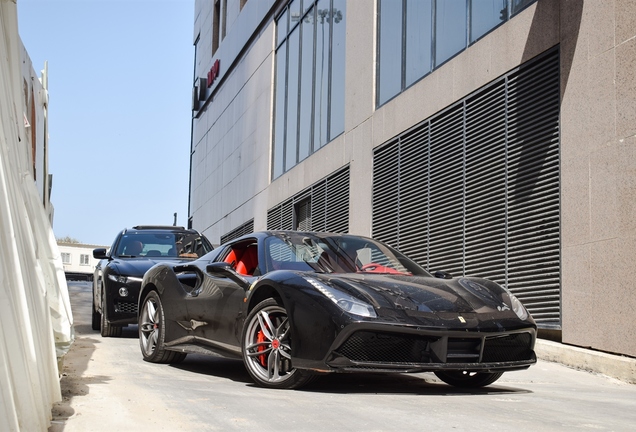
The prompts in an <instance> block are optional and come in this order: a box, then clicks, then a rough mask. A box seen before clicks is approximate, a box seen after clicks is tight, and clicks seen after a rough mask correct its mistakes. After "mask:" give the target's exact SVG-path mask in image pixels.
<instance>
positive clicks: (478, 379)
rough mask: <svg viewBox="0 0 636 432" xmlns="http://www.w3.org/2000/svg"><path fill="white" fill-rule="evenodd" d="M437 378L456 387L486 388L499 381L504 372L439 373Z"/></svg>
mask: <svg viewBox="0 0 636 432" xmlns="http://www.w3.org/2000/svg"><path fill="white" fill-rule="evenodd" d="M435 375H437V378H439V379H441V380H442V381H444V382H445V383H446V384H450V385H453V386H455V387H472V388H475V387H484V386H487V385H490V384H492V383H494V382H495V381H497V380H498V379H499V378H500V377H501V376H502V375H503V372H467V371H443V372H442V371H439V372H435Z"/></svg>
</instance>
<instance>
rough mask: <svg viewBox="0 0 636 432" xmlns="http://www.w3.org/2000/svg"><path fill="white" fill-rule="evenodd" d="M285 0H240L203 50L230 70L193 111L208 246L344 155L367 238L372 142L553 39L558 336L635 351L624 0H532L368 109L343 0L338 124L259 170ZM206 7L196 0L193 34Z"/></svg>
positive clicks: (197, 205) (258, 217) (633, 200)
mask: <svg viewBox="0 0 636 432" xmlns="http://www.w3.org/2000/svg"><path fill="white" fill-rule="evenodd" d="M265 3H267V4H266V5H264V4H265ZM284 3H285V2H273V1H270V2H256V1H248V2H247V3H246V6H245V8H244V9H243V11H241V13H240V14H239V15H238V17H237V18H236V19H235V20H234V21H233V23H234V24H233V27H232V28H231V29H228V36H227V37H226V40H225V41H224V42H223V44H222V45H221V46H220V48H219V51H218V52H217V55H216V56H215V58H216V57H218V58H221V64H222V65H230V63H231V62H232V67H231V68H229V69H227V70H225V72H224V74H225V75H222V77H221V79H220V83H215V86H217V87H215V88H213V89H211V91H210V94H209V95H208V101H207V105H206V107H205V108H204V109H202V110H201V111H199V112H198V114H197V118H196V119H195V120H194V135H193V151H194V153H193V159H192V160H193V167H192V173H191V177H192V188H191V192H192V201H191V208H190V211H191V216H192V217H193V226H194V227H195V228H197V229H199V230H201V231H203V232H204V234H205V235H206V236H208V237H209V238H210V239H211V240H212V241H213V242H217V243H218V241H219V238H220V236H221V235H223V234H224V233H226V232H228V231H229V230H231V229H233V228H235V227H237V226H238V225H240V224H242V223H244V222H245V221H247V220H249V219H250V218H254V227H255V229H256V230H259V229H265V228H266V222H267V210H268V209H269V208H271V207H273V206H274V205H276V204H278V203H280V202H282V201H283V200H285V199H287V198H288V197H290V196H291V195H293V194H295V193H296V192H299V191H301V190H302V189H304V188H306V187H307V186H309V185H311V184H313V183H314V182H316V181H318V180H320V179H322V178H323V177H325V176H327V175H329V174H330V173H332V172H334V171H335V170H337V169H338V168H340V167H342V166H343V165H345V164H347V163H349V164H350V169H351V185H350V187H351V191H350V197H351V199H350V219H349V226H350V231H351V232H353V233H357V234H364V235H370V234H372V232H371V223H372V219H371V213H372V212H371V209H372V171H373V148H374V147H376V146H378V145H380V144H382V143H384V142H386V141H387V140H388V139H390V138H392V137H394V136H396V135H397V134H399V133H400V132H402V131H404V130H406V129H408V128H409V127H411V126H413V125H414V124H417V123H418V122H420V121H422V120H423V119H426V118H428V117H430V116H431V115H432V114H434V113H436V112H438V111H440V110H441V109H443V108H445V107H447V106H448V105H450V104H452V103H453V102H455V101H457V100H460V99H462V98H463V97H465V96H466V95H468V94H470V93H471V92H473V91H475V90H476V89H478V88H480V87H481V86H483V85H484V84H486V83H488V82H490V81H491V80H493V79H495V78H497V77H499V76H501V75H502V74H504V73H506V72H508V71H509V70H511V69H513V68H515V67H517V66H518V65H520V64H521V63H523V62H525V61H527V60H529V59H531V58H533V57H535V56H536V55H538V54H540V53H542V52H544V51H545V50H547V49H549V48H551V47H553V46H555V45H560V56H561V59H560V62H561V66H560V67H561V95H562V97H561V152H562V162H561V181H562V186H561V188H562V189H561V194H562V206H561V212H562V225H561V227H562V318H563V321H562V324H563V331H562V339H563V342H565V343H570V344H574V345H579V346H585V347H592V348H595V349H598V350H604V351H609V352H614V353H622V354H627V355H631V356H636V337H635V336H636V323H634V321H633V320H630V319H629V318H628V317H629V316H630V314H631V312H632V311H633V310H635V309H636V290H632V289H631V287H630V286H629V285H628V283H626V281H630V280H633V279H634V277H633V276H635V274H634V273H636V270H634V269H635V268H636V266H634V265H633V264H632V263H631V259H632V257H633V256H634V255H635V252H636V238H635V237H636V236H635V234H636V220H635V218H634V215H635V214H636V157H635V156H636V137H635V135H636V37H635V36H636V2H633V1H630V0H616V1H612V0H607V1H605V0H590V1H587V2H583V1H578V0H577V1H567V0H562V1H555V0H539V1H538V2H537V3H535V4H533V5H531V6H530V7H528V8H527V9H526V10H524V11H523V12H521V13H520V14H519V15H517V16H515V17H514V18H512V19H511V20H510V21H509V22H507V23H505V24H503V25H502V26H500V27H498V28H497V29H495V30H494V31H492V32H491V33H489V34H488V35H486V36H485V37H484V38H482V39H481V40H479V41H478V42H477V43H475V44H474V45H472V46H470V47H469V48H468V49H467V50H466V51H464V52H463V53H461V54H460V55H458V56H457V57H455V58H453V59H452V60H450V61H449V62H447V63H446V64H444V65H443V66H442V67H441V68H439V69H437V70H436V71H434V72H433V73H432V74H430V75H429V76H427V77H426V78H424V79H422V80H421V81H419V82H418V83H416V84H415V85H413V86H412V87H410V88H409V89H408V90H406V91H405V92H403V93H402V94H400V95H399V96H398V97H396V98H394V99H393V100H391V101H390V102H388V103H386V104H385V105H383V106H382V107H380V108H377V109H376V107H375V52H376V46H375V43H376V38H375V29H376V10H377V9H376V6H375V2H366V1H365V2H361V1H349V2H348V3H347V13H346V15H347V45H346V50H347V60H346V86H345V88H346V97H345V133H344V134H342V135H341V136H339V137H338V138H336V139H335V140H334V141H332V142H331V143H329V144H328V145H326V146H324V147H322V148H321V149H320V150H318V151H317V152H316V153H314V154H313V155H312V156H310V157H309V158H307V159H306V160H305V161H303V162H301V163H299V164H298V165H296V166H295V167H294V168H292V169H291V170H289V171H288V172H286V173H285V174H284V175H282V176H281V177H279V178H277V179H275V180H273V181H270V165H271V153H270V152H271V139H272V130H271V127H272V124H271V123H272V122H271V113H272V95H273V71H274V40H275V34H274V32H275V25H274V23H273V19H274V15H275V11H276V9H277V8H279V7H280V6H281V5H283V4H284ZM250 8H251V9H250ZM207 9H211V6H210V5H209V4H208V2H203V1H197V11H198V14H197V17H198V18H197V20H196V21H195V34H198V33H199V30H197V29H199V28H200V29H201V30H200V34H201V35H202V36H201V37H203V35H204V34H205V33H206V32H207V31H208V30H206V29H209V28H210V26H211V21H210V20H207V21H206V20H202V19H201V17H203V16H210V13H211V12H209V11H207ZM257 11H258V13H257ZM199 12H200V13H199ZM254 16H257V17H258V18H254ZM261 19H262V21H261ZM246 22H251V23H253V25H252V26H251V27H250V26H247V25H246V24H245V23H246ZM259 23H262V24H260V25H259ZM249 28H253V29H257V30H256V32H254V34H253V35H252V33H250V32H249V31H247V30H246V29H249ZM237 29H240V31H239V30H237ZM239 35H240V36H239ZM249 36H253V38H252V39H251V41H250V40H249ZM239 40H241V41H242V40H244V41H245V44H243V47H244V49H241V48H239V46H240V43H239V42H237V41H239ZM248 41H249V42H248ZM206 43H207V42H204V44H206ZM224 44H227V45H226V46H227V48H226V46H224ZM213 60H214V58H212V57H211V56H208V57H206V58H204V59H201V61H200V65H197V70H196V74H197V76H203V75H202V74H203V73H204V72H205V71H206V68H207V69H209V67H210V66H211V65H212V62H213Z"/></svg>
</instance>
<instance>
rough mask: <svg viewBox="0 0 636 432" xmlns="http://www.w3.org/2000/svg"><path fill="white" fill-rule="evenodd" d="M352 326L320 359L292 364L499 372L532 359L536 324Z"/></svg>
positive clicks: (326, 369)
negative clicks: (487, 328)
mask: <svg viewBox="0 0 636 432" xmlns="http://www.w3.org/2000/svg"><path fill="white" fill-rule="evenodd" d="M352 327H354V328H350V329H348V330H349V331H345V332H343V333H341V334H340V335H339V337H338V338H336V340H335V341H334V343H333V344H332V346H331V348H330V349H329V352H328V354H327V355H326V357H325V358H324V360H323V361H320V362H314V361H306V360H303V359H294V366H295V367H297V368H301V369H312V370H318V371H323V372H361V371H367V372H426V371H439V370H461V371H470V372H476V371H481V372H504V371H513V370H521V369H526V368H528V367H529V366H531V365H533V364H535V363H536V362H537V358H536V355H535V352H534V343H535V341H536V329H535V328H524V329H517V330H514V331H507V332H480V331H468V332H467V331H444V330H434V329H433V330H421V329H412V328H402V331H400V330H399V329H398V328H395V327H394V326H388V327H383V326H379V327H376V328H369V327H367V326H360V327H358V326H355V325H354V326H352Z"/></svg>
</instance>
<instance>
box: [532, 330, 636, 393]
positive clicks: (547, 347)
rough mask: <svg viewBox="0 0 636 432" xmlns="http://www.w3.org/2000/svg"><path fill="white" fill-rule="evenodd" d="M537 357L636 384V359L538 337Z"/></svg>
mask: <svg viewBox="0 0 636 432" xmlns="http://www.w3.org/2000/svg"><path fill="white" fill-rule="evenodd" d="M535 352H536V354H537V358H539V359H541V360H545V361H550V362H555V363H561V364H563V365H565V366H569V367H572V368H575V369H581V370H584V371H588V372H595V373H599V374H603V375H607V376H609V377H612V378H616V379H618V380H620V381H624V382H626V383H628V384H636V359H634V358H631V357H624V356H620V355H614V354H607V353H604V352H599V351H593V350H589V349H584V348H579V347H575V346H571V345H564V344H562V343H558V342H553V341H550V340H545V339H537V343H536V345H535Z"/></svg>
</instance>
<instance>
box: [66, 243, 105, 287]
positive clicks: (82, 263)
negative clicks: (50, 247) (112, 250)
mask: <svg viewBox="0 0 636 432" xmlns="http://www.w3.org/2000/svg"><path fill="white" fill-rule="evenodd" d="M57 246H58V248H59V249H60V255H61V256H62V264H63V265H64V273H65V274H66V279H69V280H73V279H77V280H92V279H93V273H94V272H95V266H97V263H99V260H98V259H95V258H93V249H95V248H98V247H106V248H108V247H107V246H96V245H85V244H81V243H64V242H58V243H57Z"/></svg>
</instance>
